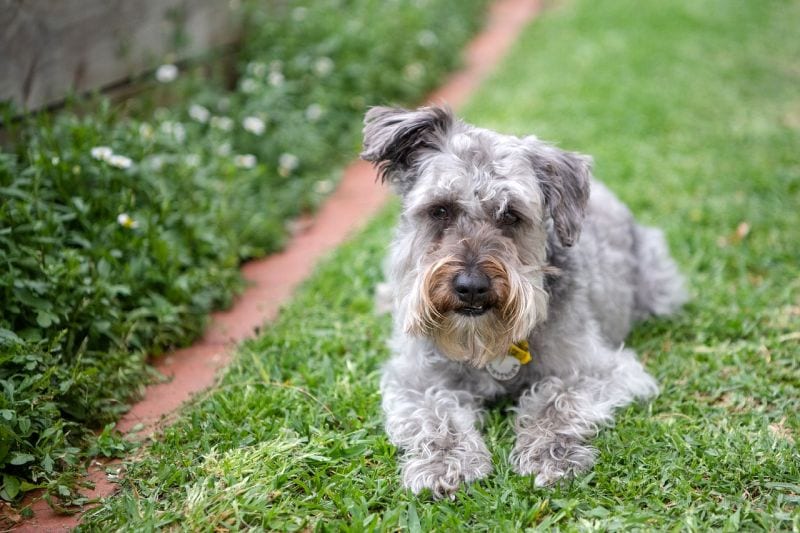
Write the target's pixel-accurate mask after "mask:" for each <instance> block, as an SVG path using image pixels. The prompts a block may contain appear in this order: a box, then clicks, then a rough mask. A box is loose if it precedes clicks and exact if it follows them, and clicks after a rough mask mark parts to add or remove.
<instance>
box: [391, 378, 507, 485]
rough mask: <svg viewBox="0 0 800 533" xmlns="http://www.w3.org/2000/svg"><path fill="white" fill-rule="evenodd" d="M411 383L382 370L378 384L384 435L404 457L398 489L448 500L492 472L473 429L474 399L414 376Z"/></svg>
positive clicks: (475, 418) (475, 416)
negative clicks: (400, 450)
mask: <svg viewBox="0 0 800 533" xmlns="http://www.w3.org/2000/svg"><path fill="white" fill-rule="evenodd" d="M411 381H412V380H407V379H403V378H401V377H399V376H397V375H393V373H392V370H391V368H388V369H387V372H386V373H385V374H384V378H383V380H382V382H381V392H382V396H383V410H384V413H385V415H386V432H387V433H388V434H389V439H390V440H391V441H392V443H393V444H394V445H395V446H397V447H398V448H400V449H402V450H403V452H404V455H403V458H402V459H401V463H402V477H403V485H404V486H405V487H406V488H409V489H411V490H412V492H414V493H415V494H418V493H419V492H421V491H422V490H423V489H430V490H431V492H432V493H433V497H434V498H437V499H438V498H443V497H446V496H450V497H453V495H454V493H455V491H456V490H457V489H458V487H459V485H460V484H461V483H469V482H471V481H474V480H477V479H480V478H483V477H485V476H486V475H487V474H489V473H490V472H491V471H492V462H491V455H490V454H489V451H488V450H487V448H486V444H484V442H483V439H482V437H481V435H480V433H479V431H478V429H477V427H476V425H477V423H478V422H479V414H480V408H479V406H478V402H477V399H476V398H475V397H473V395H472V394H470V393H469V392H466V391H463V390H449V389H446V388H443V387H442V386H441V385H434V384H432V383H431V381H430V380H428V379H423V380H420V379H419V376H416V379H414V380H413V381H414V382H415V383H413V384H412V383H411Z"/></svg>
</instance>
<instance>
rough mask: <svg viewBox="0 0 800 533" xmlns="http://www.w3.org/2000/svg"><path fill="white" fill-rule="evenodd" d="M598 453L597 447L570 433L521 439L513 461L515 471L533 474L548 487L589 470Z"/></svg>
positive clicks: (516, 447) (512, 458)
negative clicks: (588, 444) (544, 438)
mask: <svg viewBox="0 0 800 533" xmlns="http://www.w3.org/2000/svg"><path fill="white" fill-rule="evenodd" d="M525 441H527V442H525ZM596 456H597V450H595V449H594V448H592V447H591V446H586V445H585V444H582V442H581V441H579V440H577V439H572V438H569V437H564V438H554V439H552V440H544V441H542V440H539V439H537V440H534V441H530V440H528V439H519V440H518V441H517V444H516V445H515V446H514V449H513V450H512V452H511V462H512V464H513V467H514V471H515V472H517V473H518V474H521V475H531V474H533V475H535V476H536V481H535V484H536V486H537V487H546V486H548V485H553V484H554V483H556V482H558V481H559V480H561V479H564V478H567V477H571V476H573V475H575V474H577V473H580V472H584V471H586V470H588V469H589V468H591V467H592V465H593V464H594V460H595V457H596Z"/></svg>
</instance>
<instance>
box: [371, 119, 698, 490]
mask: <svg viewBox="0 0 800 533" xmlns="http://www.w3.org/2000/svg"><path fill="white" fill-rule="evenodd" d="M361 157H362V158H363V159H365V160H367V161H371V162H373V163H374V164H375V165H376V166H377V167H378V169H379V173H380V176H381V178H382V179H383V180H386V181H388V182H389V183H390V184H391V185H392V186H393V188H394V189H395V191H396V192H397V193H398V194H399V195H400V197H401V198H402V204H403V210H402V215H401V217H400V222H399V226H398V228H397V230H396V234H395V237H394V242H393V244H392V246H391V251H390V254H389V257H388V260H387V263H388V264H387V274H386V275H387V284H386V287H384V289H385V291H386V292H387V293H388V295H387V296H388V299H390V301H391V309H392V313H393V318H394V333H393V337H392V340H391V348H392V357H391V359H390V360H389V361H388V362H387V364H386V365H385V367H384V370H383V377H382V380H381V393H382V398H383V410H384V412H385V417H386V431H387V433H388V435H389V438H390V439H391V442H392V443H393V444H395V445H396V446H397V447H398V448H400V449H401V450H402V451H403V457H402V478H403V484H404V485H405V486H406V487H408V488H410V489H411V490H412V491H413V492H414V493H419V492H420V491H422V490H424V489H430V490H431V491H432V494H433V496H434V497H436V498H441V497H445V496H451V497H452V496H453V493H454V492H455V491H456V490H457V489H458V487H459V486H460V485H461V484H462V483H469V482H471V481H475V480H477V479H481V478H483V477H485V476H487V475H488V474H489V473H490V472H491V471H492V462H491V454H490V453H489V450H488V449H487V448H486V444H485V443H484V441H483V439H482V438H481V434H480V432H479V428H478V425H479V423H480V420H481V415H482V413H483V409H484V406H485V405H486V404H487V403H488V402H492V401H495V400H498V399H500V398H504V397H509V396H510V397H512V398H515V399H516V405H515V407H514V409H513V410H514V411H515V413H516V421H515V430H516V443H515V445H514V448H513V450H512V452H511V456H510V459H511V461H512V464H513V468H514V470H515V471H516V472H518V473H519V474H523V475H528V474H532V475H535V482H536V485H538V486H544V485H549V484H552V483H554V482H556V481H558V480H559V479H561V478H564V477H566V476H571V475H574V474H575V473H578V472H581V471H585V470H587V469H588V468H590V467H591V466H592V464H593V463H594V460H595V456H596V453H597V452H596V450H595V449H594V448H592V447H591V446H589V445H588V444H587V440H588V439H589V438H591V437H593V436H594V435H595V434H596V433H597V431H598V429H599V428H600V427H602V426H603V425H606V424H609V423H610V422H611V421H612V414H613V411H614V410H615V409H616V408H618V407H621V406H624V405H626V404H628V403H630V402H632V401H633V400H636V399H644V398H649V397H652V396H654V395H655V394H657V392H658V385H657V384H656V381H655V380H654V379H653V378H652V377H651V376H650V375H649V374H648V373H647V371H646V370H645V369H644V368H643V367H642V365H641V363H639V361H638V360H637V358H636V354H635V353H634V352H633V351H631V350H629V349H626V348H624V346H623V340H624V339H625V337H626V335H627V334H628V332H629V331H630V329H631V326H632V325H633V324H634V323H635V322H636V321H638V320H642V319H644V318H646V317H648V316H651V315H667V314H670V313H672V312H674V311H676V310H677V309H678V308H679V307H680V306H681V304H682V303H683V302H684V301H685V300H686V293H685V291H684V288H683V287H684V284H683V280H682V278H681V275H680V273H679V272H678V269H677V267H676V265H675V263H674V262H673V260H672V258H671V257H670V255H669V251H668V249H667V245H666V243H665V240H664V237H663V235H662V233H661V231H659V230H657V229H653V228H648V227H643V226H640V225H638V224H637V223H636V222H635V221H634V219H633V216H632V215H631V213H630V211H629V210H628V209H627V207H626V206H625V205H623V204H622V202H620V201H619V200H618V199H617V198H616V197H615V196H614V195H613V194H612V193H611V192H610V191H609V190H608V189H607V188H606V187H605V186H603V185H602V184H600V183H598V182H597V181H595V180H593V178H592V176H591V159H590V158H589V157H587V156H583V155H579V154H576V153H571V152H566V151H562V150H560V149H558V148H556V147H554V146H552V145H550V144H547V143H545V142H542V141H540V140H539V139H537V138H536V137H533V136H531V137H523V138H520V137H514V136H509V135H502V134H499V133H496V132H493V131H490V130H487V129H482V128H477V127H474V126H471V125H468V124H466V123H464V122H463V121H461V120H459V119H457V118H456V117H455V116H454V115H453V114H452V112H451V111H450V110H449V109H447V108H444V107H424V108H420V109H418V110H405V109H398V108H389V107H376V108H372V109H370V110H369V111H368V113H367V115H366V118H365V127H364V151H363V153H362V154H361ZM590 191H591V192H590Z"/></svg>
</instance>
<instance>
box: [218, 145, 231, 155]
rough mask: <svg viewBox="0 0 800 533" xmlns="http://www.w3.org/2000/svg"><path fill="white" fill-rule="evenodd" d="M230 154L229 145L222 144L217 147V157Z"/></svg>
mask: <svg viewBox="0 0 800 533" xmlns="http://www.w3.org/2000/svg"><path fill="white" fill-rule="evenodd" d="M230 153H231V143H222V144H220V145H219V146H217V155H220V156H223V157H225V156H227V155H230Z"/></svg>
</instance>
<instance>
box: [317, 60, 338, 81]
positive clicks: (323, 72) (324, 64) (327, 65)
mask: <svg viewBox="0 0 800 533" xmlns="http://www.w3.org/2000/svg"><path fill="white" fill-rule="evenodd" d="M333 67H334V63H333V59H331V58H330V57H320V58H319V59H317V60H316V61H314V73H315V74H316V75H317V76H319V77H320V78H324V77H325V76H327V75H328V74H330V73H331V72H333Z"/></svg>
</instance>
